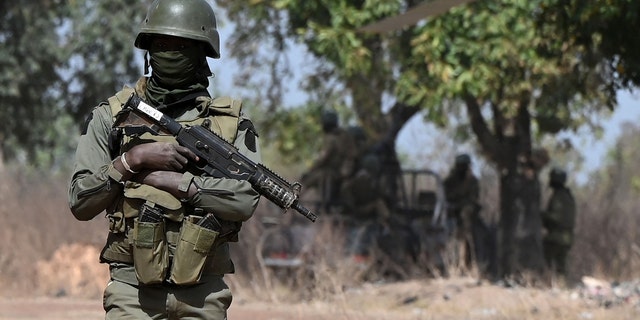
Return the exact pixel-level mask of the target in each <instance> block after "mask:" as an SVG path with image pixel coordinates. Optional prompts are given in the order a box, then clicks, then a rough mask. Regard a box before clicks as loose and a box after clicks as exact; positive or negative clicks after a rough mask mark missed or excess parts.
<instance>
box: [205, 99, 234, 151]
mask: <svg viewBox="0 0 640 320" xmlns="http://www.w3.org/2000/svg"><path fill="white" fill-rule="evenodd" d="M200 99H201V100H200ZM198 100H200V101H203V102H206V106H207V109H208V110H207V111H208V113H209V114H210V115H211V116H213V122H214V125H215V126H217V128H212V129H213V130H219V133H220V135H221V136H222V137H223V138H225V139H227V140H228V141H231V142H233V141H235V138H236V136H237V133H238V124H239V123H240V118H241V114H242V100H240V99H233V98H231V97H228V96H223V97H218V98H214V99H211V98H208V97H199V98H197V99H196V101H198Z"/></svg>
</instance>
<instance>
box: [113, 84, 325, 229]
mask: <svg viewBox="0 0 640 320" xmlns="http://www.w3.org/2000/svg"><path fill="white" fill-rule="evenodd" d="M114 127H117V128H119V129H121V130H122V132H123V133H124V134H125V135H138V134H142V133H144V132H149V133H151V134H154V135H158V134H160V133H168V134H171V135H173V136H174V137H175V138H176V140H177V141H178V143H179V144H180V145H182V146H184V147H186V148H189V149H190V150H191V151H192V152H193V153H195V154H196V155H197V156H198V157H199V158H200V160H199V161H198V163H195V165H196V166H197V167H198V168H199V169H201V170H202V171H204V172H206V173H207V174H209V175H211V176H214V177H220V176H223V177H227V178H233V179H238V180H246V181H248V182H249V183H251V185H252V186H253V188H254V189H255V190H256V191H258V193H260V195H262V196H264V197H265V198H267V199H268V200H270V201H271V202H273V203H275V204H276V205H278V206H279V207H280V208H282V209H284V210H285V212H286V211H287V210H288V209H290V208H291V209H294V210H296V211H297V212H298V213H300V214H302V215H303V216H304V217H306V218H307V219H309V220H311V221H312V222H315V220H316V218H317V216H316V215H315V214H314V213H313V212H311V211H310V210H309V209H307V208H305V207H304V206H302V205H301V204H300V203H299V198H298V197H299V193H300V190H301V188H302V185H300V183H297V182H295V183H293V184H292V183H289V182H288V181H286V180H285V179H283V178H282V177H280V176H279V175H278V174H276V173H275V172H273V171H271V170H270V169H269V168H267V167H265V166H264V165H262V164H260V163H255V162H253V161H252V160H251V159H249V158H248V157H246V156H245V155H243V154H241V153H240V152H239V151H238V149H237V148H236V147H235V146H234V145H233V144H231V143H229V142H228V141H226V140H225V139H224V138H222V137H220V136H219V135H217V134H215V133H214V132H212V131H210V130H208V129H207V128H204V127H202V126H182V125H181V124H180V123H178V122H177V121H175V120H174V119H172V118H170V117H168V116H167V115H165V114H164V113H162V112H161V111H159V110H157V109H155V108H153V107H152V106H150V105H148V104H146V103H145V102H144V101H142V100H141V99H140V97H138V96H137V95H135V94H132V95H131V97H130V98H129V100H127V103H125V105H124V107H123V109H122V111H121V112H119V113H118V114H117V115H116V121H115V124H114Z"/></svg>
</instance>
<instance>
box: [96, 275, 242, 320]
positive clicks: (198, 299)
mask: <svg viewBox="0 0 640 320" xmlns="http://www.w3.org/2000/svg"><path fill="white" fill-rule="evenodd" d="M231 300H232V296H231V290H230V289H229V287H228V286H227V284H226V283H225V282H224V280H223V278H222V276H215V277H211V278H210V279H207V281H206V282H204V283H202V284H198V285H194V286H173V285H150V286H144V285H139V286H138V285H133V284H129V283H127V282H123V281H119V280H112V281H110V282H109V284H108V285H107V287H106V289H105V291H104V297H103V307H104V310H105V311H106V317H105V319H107V320H110V319H114V320H115V319H119V320H122V319H131V320H134V319H136V320H139V319H198V320H200V319H203V320H226V319H227V310H228V309H229V306H230V305H231Z"/></svg>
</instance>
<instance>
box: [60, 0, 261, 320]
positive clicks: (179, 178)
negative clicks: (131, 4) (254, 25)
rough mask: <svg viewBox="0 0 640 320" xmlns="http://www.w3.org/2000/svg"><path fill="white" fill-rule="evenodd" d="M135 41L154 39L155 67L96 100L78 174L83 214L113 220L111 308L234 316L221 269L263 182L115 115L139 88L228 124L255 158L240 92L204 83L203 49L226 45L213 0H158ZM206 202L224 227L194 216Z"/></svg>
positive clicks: (209, 121)
mask: <svg viewBox="0 0 640 320" xmlns="http://www.w3.org/2000/svg"><path fill="white" fill-rule="evenodd" d="M135 46H136V47H137V48H139V49H143V50H146V51H147V52H146V53H145V60H146V61H147V59H149V60H148V61H149V62H150V65H151V67H152V73H151V75H150V76H149V77H146V76H145V77H142V78H140V79H139V80H138V82H137V83H136V85H135V87H133V88H132V87H128V86H125V88H124V89H123V90H122V91H120V92H118V93H116V94H115V95H114V96H112V97H110V98H109V99H108V100H107V101H105V102H103V103H101V104H100V105H99V106H97V107H96V108H95V109H94V110H93V111H92V113H91V114H90V117H89V118H88V119H87V122H86V124H85V128H84V129H83V132H82V135H81V137H80V139H79V142H78V146H77V150H76V159H75V166H74V171H73V176H72V179H71V182H70V186H69V206H70V209H71V212H72V213H73V215H74V216H75V217H76V218H77V219H79V220H83V221H86V220H90V219H93V218H94V217H96V216H97V215H99V214H100V213H101V212H106V215H107V218H108V221H109V233H108V236H107V240H106V244H105V246H104V249H103V250H102V252H101V254H100V261H101V262H102V263H106V264H108V265H109V270H110V275H111V281H110V282H109V284H108V285H107V287H106V289H105V291H104V299H103V306H104V309H105V311H106V319H178V318H190V319H212V320H214V319H215V320H222V319H227V309H228V308H229V306H230V304H231V300H232V295H231V291H230V290H229V287H228V286H227V284H226V283H225V281H224V275H225V274H227V273H232V272H234V265H233V263H232V261H231V259H230V253H229V244H228V242H229V241H236V240H237V238H236V236H237V232H238V231H239V230H240V226H241V225H242V222H243V221H246V220H247V219H249V218H250V217H251V216H252V215H253V213H254V210H255V208H256V207H257V205H258V200H259V198H260V195H259V193H258V192H256V191H255V190H254V189H253V188H252V186H251V184H250V183H249V182H248V181H239V180H235V179H227V178H219V177H212V176H208V175H206V174H204V173H203V172H202V171H201V170H199V169H197V167H196V166H194V165H192V164H193V162H194V161H196V160H197V159H196V156H195V154H194V153H192V152H191V151H190V150H188V149H187V148H185V147H182V146H180V145H178V143H177V142H176V140H175V138H174V137H173V136H171V135H168V136H166V135H158V136H154V135H151V134H148V133H145V134H142V135H136V136H126V135H122V134H121V131H120V132H119V131H118V130H116V129H115V128H113V124H114V120H115V115H116V114H117V113H118V112H119V111H120V110H121V109H122V107H123V105H124V104H125V102H126V101H127V100H128V98H129V97H130V96H131V95H132V94H133V93H136V94H137V95H138V96H139V97H141V98H142V99H143V100H144V101H145V102H146V103H148V104H149V105H151V106H153V107H154V108H156V109H158V110H161V111H162V112H164V113H165V114H166V115H168V116H170V117H172V118H174V119H176V121H178V122H179V123H181V124H183V125H202V126H204V127H206V128H208V129H209V130H211V131H213V132H215V133H217V134H219V135H221V136H222V137H224V138H225V139H227V140H228V141H231V142H232V143H234V145H235V146H236V147H237V148H238V149H239V151H240V152H241V153H243V154H244V155H246V156H247V157H248V158H250V159H251V160H252V161H254V162H256V163H258V162H260V160H261V159H260V151H259V146H258V141H257V135H256V133H255V130H254V128H253V125H252V124H251V122H250V120H248V119H247V118H246V117H244V116H243V115H242V113H241V107H242V104H241V102H240V101H239V100H235V99H231V98H229V97H220V98H215V99H213V98H211V97H210V95H209V92H208V91H207V87H208V85H209V80H208V77H209V76H210V75H211V71H210V70H209V66H208V64H207V60H206V58H207V57H210V58H214V59H216V58H219V57H220V50H219V49H220V43H219V34H218V31H217V29H216V19H215V15H214V12H213V9H212V8H211V6H210V5H209V4H208V3H207V2H206V1H205V0H189V1H187V0H156V1H155V2H153V4H152V5H151V7H150V8H149V11H148V13H147V17H146V19H145V20H144V21H143V23H142V25H141V28H140V31H139V32H138V34H137V37H136V40H135ZM147 54H148V56H147ZM147 57H148V58H147ZM208 213H212V214H213V215H214V216H215V217H216V218H217V220H218V223H219V226H221V227H222V228H220V229H216V230H212V229H208V228H204V227H202V226H200V225H198V224H197V222H198V221H199V220H200V219H201V217H202V216H203V215H205V214H208ZM143 217H145V218H144V219H143ZM146 217H154V219H152V220H148V219H146ZM222 230H226V231H228V232H224V234H226V235H225V236H223V232H222Z"/></svg>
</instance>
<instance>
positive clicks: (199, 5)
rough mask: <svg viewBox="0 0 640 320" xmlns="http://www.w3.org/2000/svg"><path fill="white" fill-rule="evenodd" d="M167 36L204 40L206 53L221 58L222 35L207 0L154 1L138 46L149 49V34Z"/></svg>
mask: <svg viewBox="0 0 640 320" xmlns="http://www.w3.org/2000/svg"><path fill="white" fill-rule="evenodd" d="M151 35H168V36H175V37H181V38H186V39H192V40H196V41H201V42H204V43H205V45H206V46H205V53H206V54H207V56H209V57H211V58H215V59H217V58H220V35H219V34H218V30H217V25H216V17H215V14H214V12H213V8H211V5H209V3H208V2H207V1H206V0H155V1H154V2H153V3H152V4H151V6H150V7H149V11H147V17H146V18H145V19H144V21H143V22H142V25H141V26H140V30H139V31H138V35H137V36H136V40H135V43H134V44H135V46H136V48H140V49H143V50H148V49H149V36H151Z"/></svg>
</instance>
